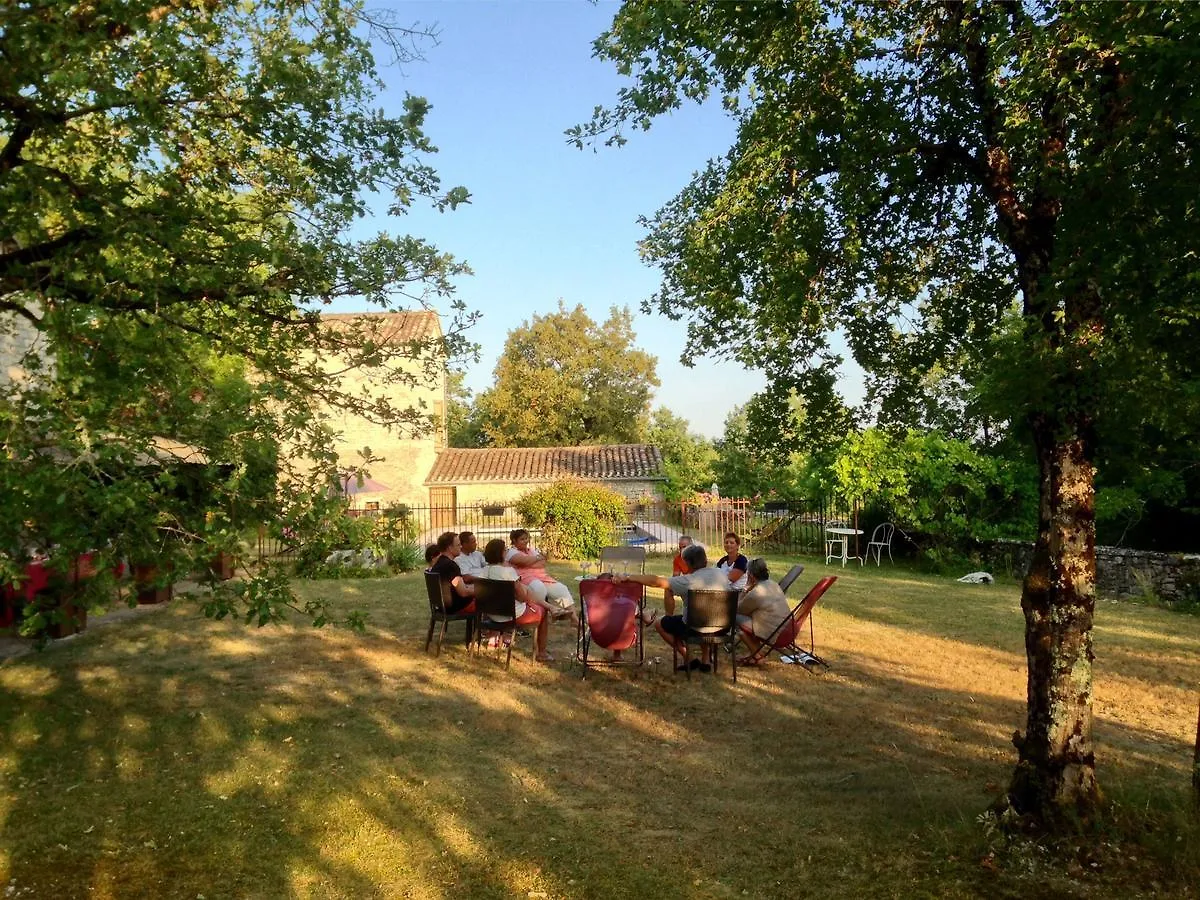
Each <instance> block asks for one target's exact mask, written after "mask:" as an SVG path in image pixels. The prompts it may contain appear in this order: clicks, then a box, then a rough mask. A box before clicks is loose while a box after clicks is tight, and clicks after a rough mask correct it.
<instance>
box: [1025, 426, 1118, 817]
mask: <svg viewBox="0 0 1200 900" xmlns="http://www.w3.org/2000/svg"><path fill="white" fill-rule="evenodd" d="M1035 431H1036V443H1037V450H1038V464H1039V468H1040V475H1041V481H1042V483H1041V506H1040V512H1039V516H1038V519H1039V522H1038V539H1037V543H1036V544H1035V546H1034V554H1033V559H1032V561H1031V562H1030V565H1029V571H1028V573H1027V574H1026V576H1025V583H1024V587H1023V590H1022V593H1021V608H1022V610H1023V611H1024V613H1025V655H1026V658H1027V661H1028V667H1029V680H1028V707H1027V719H1026V725H1025V732H1024V734H1021V733H1019V732H1018V733H1017V734H1015V735H1014V736H1013V743H1014V744H1015V745H1016V747H1017V749H1018V750H1019V751H1020V753H1019V758H1018V762H1017V768H1016V771H1015V773H1014V774H1013V780H1012V784H1011V786H1010V788H1009V802H1010V803H1011V804H1012V807H1013V808H1014V809H1015V810H1016V812H1018V813H1020V814H1022V815H1026V816H1030V817H1031V818H1033V819H1035V820H1037V821H1039V822H1042V823H1049V822H1052V821H1054V820H1057V819H1061V818H1063V817H1083V818H1086V817H1087V816H1088V815H1090V813H1091V812H1092V810H1093V809H1094V808H1095V806H1096V804H1097V802H1098V801H1099V789H1098V787H1097V784H1096V771H1095V751H1094V747H1093V743H1092V660H1093V658H1094V656H1093V653H1092V618H1093V615H1094V613H1095V606H1096V594H1095V582H1096V529H1095V502H1094V498H1095V494H1094V486H1093V466H1092V462H1091V455H1090V452H1089V450H1090V448H1089V447H1088V442H1087V441H1086V440H1085V439H1084V438H1083V437H1081V436H1080V435H1079V434H1078V433H1077V434H1075V435H1068V436H1067V437H1064V436H1063V429H1061V428H1056V427H1053V426H1051V425H1048V424H1045V423H1043V424H1042V425H1041V426H1039V427H1035Z"/></svg>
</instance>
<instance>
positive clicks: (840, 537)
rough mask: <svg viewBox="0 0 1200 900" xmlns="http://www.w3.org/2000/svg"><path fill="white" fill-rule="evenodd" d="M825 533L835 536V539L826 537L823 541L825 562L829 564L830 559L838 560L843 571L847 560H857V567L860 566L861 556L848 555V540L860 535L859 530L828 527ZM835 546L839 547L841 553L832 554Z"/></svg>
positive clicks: (860, 530)
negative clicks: (838, 545)
mask: <svg viewBox="0 0 1200 900" xmlns="http://www.w3.org/2000/svg"><path fill="white" fill-rule="evenodd" d="M825 533H826V534H832V535H836V537H827V538H826V539H825V562H829V561H830V560H831V559H840V560H841V561H842V568H843V569H844V568H845V567H846V561H847V560H850V559H857V560H858V562H859V565H862V557H861V556H851V555H850V538H852V537H854V536H856V535H860V534H862V533H863V530H862V529H861V528H832V527H830V528H826V529H825ZM835 544H840V545H841V553H834V552H833V551H834V545H835Z"/></svg>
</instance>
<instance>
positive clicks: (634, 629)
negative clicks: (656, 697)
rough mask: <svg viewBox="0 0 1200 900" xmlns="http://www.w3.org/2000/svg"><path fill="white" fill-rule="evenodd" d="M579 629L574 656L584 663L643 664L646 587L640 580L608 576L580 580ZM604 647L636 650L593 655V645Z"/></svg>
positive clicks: (584, 668)
mask: <svg viewBox="0 0 1200 900" xmlns="http://www.w3.org/2000/svg"><path fill="white" fill-rule="evenodd" d="M579 605H580V611H579V632H578V638H577V642H576V650H575V658H576V659H577V660H578V661H579V663H580V664H581V665H582V666H583V677H584V678H587V672H588V666H589V665H590V666H593V667H595V666H640V665H641V664H642V663H643V661H644V660H645V646H644V643H643V625H642V611H643V610H644V609H645V605H646V589H645V587H643V586H642V585H640V584H634V583H633V582H631V581H623V582H621V583H620V584H618V583H617V582H615V581H613V580H611V579H609V578H589V579H585V580H584V581H581V582H580V583H579ZM593 644H595V645H597V646H598V647H601V648H602V649H604V650H614V651H615V650H619V651H622V652H624V651H627V650H634V651H635V655H634V656H633V657H630V658H622V659H605V660H597V659H593V658H591V655H590V654H591V650H592V645H593Z"/></svg>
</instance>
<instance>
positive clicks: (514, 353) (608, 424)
mask: <svg viewBox="0 0 1200 900" xmlns="http://www.w3.org/2000/svg"><path fill="white" fill-rule="evenodd" d="M634 340H635V335H634V333H633V316H632V315H631V314H630V312H629V310H627V309H618V308H616V307H614V308H613V309H612V311H611V312H610V314H609V317H608V318H607V319H606V320H605V321H604V322H602V323H597V322H595V321H594V320H593V319H592V318H591V316H589V315H588V314H587V311H586V310H585V309H584V308H583V307H582V306H578V305H577V306H575V307H574V308H573V309H567V308H566V306H565V305H564V304H563V302H562V301H561V300H560V301H559V304H558V310H557V311H556V312H552V313H547V314H546V315H535V316H534V317H533V318H532V319H531V320H530V321H529V322H528V323H526V324H524V325H522V326H521V327H519V328H515V329H513V330H512V331H510V332H509V333H508V339H507V340H506V341H505V342H504V349H503V351H502V352H501V354H500V359H499V360H498V361H497V363H496V371H495V384H494V385H493V386H492V387H491V388H489V389H488V390H486V391H484V392H483V393H482V394H480V396H479V397H478V399H477V401H476V402H477V404H478V405H479V408H480V409H479V415H480V421H481V422H482V423H483V430H484V433H485V434H486V436H487V440H488V442H489V443H490V444H491V445H492V446H495V447H558V446H563V447H573V446H577V445H579V444H622V443H635V442H638V441H641V440H643V439H644V438H645V434H646V426H647V424H648V421H649V415H650V397H651V395H652V394H653V392H654V388H655V387H657V386H658V375H657V374H656V373H655V364H656V360H655V358H654V357H653V356H651V355H650V354H649V353H647V352H645V351H644V350H638V349H636V348H635V347H634Z"/></svg>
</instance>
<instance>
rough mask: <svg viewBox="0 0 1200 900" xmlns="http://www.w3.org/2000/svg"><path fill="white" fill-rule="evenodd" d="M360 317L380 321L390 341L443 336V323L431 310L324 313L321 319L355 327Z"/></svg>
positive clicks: (382, 332) (336, 325)
mask: <svg viewBox="0 0 1200 900" xmlns="http://www.w3.org/2000/svg"><path fill="white" fill-rule="evenodd" d="M360 319H372V320H374V321H377V322H380V323H381V324H380V326H379V328H380V335H381V336H382V337H384V338H386V339H388V340H389V341H396V342H400V341H420V340H426V339H428V338H433V337H441V336H442V323H441V320H440V319H439V318H438V314H437V313H435V312H432V311H431V310H418V311H416V312H391V313H382V312H361V313H324V314H323V315H322V316H321V321H322V322H325V323H327V324H329V325H331V326H332V327H334V328H349V327H353V325H354V322H355V321H356V320H360Z"/></svg>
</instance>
